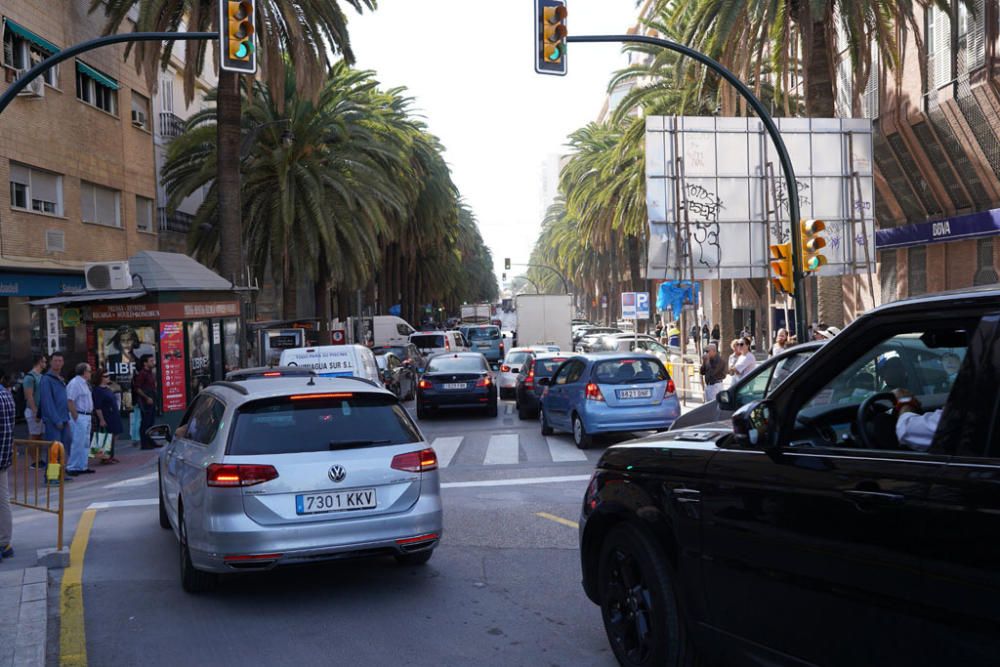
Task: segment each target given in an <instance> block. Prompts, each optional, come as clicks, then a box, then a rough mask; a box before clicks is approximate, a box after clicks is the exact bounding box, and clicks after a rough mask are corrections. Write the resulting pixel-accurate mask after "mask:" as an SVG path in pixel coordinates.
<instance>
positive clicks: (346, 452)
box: [150, 377, 442, 592]
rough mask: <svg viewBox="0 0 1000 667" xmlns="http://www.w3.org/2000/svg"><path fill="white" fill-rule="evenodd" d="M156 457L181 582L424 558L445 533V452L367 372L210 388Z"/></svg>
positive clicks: (160, 429) (164, 519)
mask: <svg viewBox="0 0 1000 667" xmlns="http://www.w3.org/2000/svg"><path fill="white" fill-rule="evenodd" d="M150 434H151V435H153V436H155V437H158V438H162V439H164V440H167V443H166V446H165V447H164V448H163V449H162V450H161V453H160V460H159V487H160V502H159V505H160V525H161V526H162V527H163V528H172V529H173V531H174V533H175V535H176V536H177V539H178V541H179V543H180V570H181V584H182V586H183V588H184V589H185V590H187V591H190V592H198V591H203V590H206V589H208V588H210V587H211V586H212V585H213V584H214V583H215V581H216V578H217V575H218V574H222V573H228V572H239V571H247V570H266V569H270V568H273V567H277V566H280V565H287V564H292V563H312V562H316V561H320V560H326V559H335V558H351V557H360V556H386V555H391V556H394V557H395V558H396V560H397V561H399V562H400V563H402V564H406V565H419V564H422V563H425V562H427V560H428V559H429V558H430V557H431V553H432V552H433V550H434V547H435V546H437V544H438V542H439V541H440V539H441V534H442V513H441V494H440V482H439V480H438V472H437V456H436V455H435V453H434V450H433V449H432V448H431V447H430V446H429V445H428V444H427V443H426V442H425V441H424V438H423V436H422V435H421V433H420V431H419V429H418V428H417V426H416V425H415V424H414V423H413V421H412V420H411V419H410V416H409V415H408V414H407V413H406V411H405V410H404V409H403V407H402V406H401V405H400V404H399V401H398V400H397V399H396V397H395V396H393V395H392V394H391V393H389V392H388V391H386V390H384V389H382V388H381V387H376V386H374V384H372V383H369V382H368V381H366V380H363V379H359V378H309V377H290V378H285V377H274V378H263V377H262V378H254V379H248V380H245V381H242V382H216V383H215V384H212V385H210V386H209V387H207V388H206V389H205V390H203V391H202V392H201V393H200V394H198V397H197V398H196V399H195V401H194V403H192V405H191V406H190V407H189V408H188V410H187V413H186V414H185V415H184V418H183V420H182V421H181V425H180V426H179V427H178V428H177V430H176V431H175V432H174V433H173V434H172V437H171V434H170V432H169V429H168V427H166V425H161V426H155V427H153V429H151V431H150Z"/></svg>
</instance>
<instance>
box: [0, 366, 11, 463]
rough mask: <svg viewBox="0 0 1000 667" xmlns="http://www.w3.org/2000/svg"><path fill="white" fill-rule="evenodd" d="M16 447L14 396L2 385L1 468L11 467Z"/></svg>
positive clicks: (0, 393) (0, 421)
mask: <svg viewBox="0 0 1000 667" xmlns="http://www.w3.org/2000/svg"><path fill="white" fill-rule="evenodd" d="M13 447H14V397H13V396H12V395H11V393H10V390H9V389H7V387H3V386H0V470H6V469H7V468H9V467H10V464H11V462H12V460H13V455H14V452H13Z"/></svg>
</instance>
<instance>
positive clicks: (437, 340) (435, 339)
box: [410, 335, 444, 349]
mask: <svg viewBox="0 0 1000 667" xmlns="http://www.w3.org/2000/svg"><path fill="white" fill-rule="evenodd" d="M410 342H411V343H413V344H414V345H416V346H417V347H419V348H423V349H428V348H432V347H444V336H441V335H437V336H433V335H422V336H420V335H418V336H410Z"/></svg>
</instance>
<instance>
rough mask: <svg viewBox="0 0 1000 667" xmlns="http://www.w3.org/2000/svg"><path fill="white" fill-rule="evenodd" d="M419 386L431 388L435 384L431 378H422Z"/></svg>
mask: <svg viewBox="0 0 1000 667" xmlns="http://www.w3.org/2000/svg"><path fill="white" fill-rule="evenodd" d="M417 386H418V387H420V388H421V389H430V388H431V387H433V386H434V385H433V384H431V381H430V380H423V379H422V380H420V382H418V383H417Z"/></svg>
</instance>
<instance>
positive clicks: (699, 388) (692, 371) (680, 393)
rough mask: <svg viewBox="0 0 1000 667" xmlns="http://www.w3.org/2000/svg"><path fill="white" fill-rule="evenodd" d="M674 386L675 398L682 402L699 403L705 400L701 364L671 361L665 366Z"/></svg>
mask: <svg viewBox="0 0 1000 667" xmlns="http://www.w3.org/2000/svg"><path fill="white" fill-rule="evenodd" d="M665 366H666V367H667V372H668V373H670V377H671V379H672V380H673V381H674V385H675V386H676V387H677V397H678V398H679V399H680V400H681V401H684V402H691V403H695V402H697V403H701V402H704V400H705V384H704V382H702V378H701V364H700V363H694V362H681V361H671V362H670V363H668V364H665Z"/></svg>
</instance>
